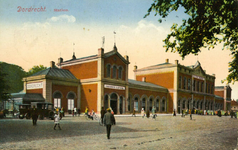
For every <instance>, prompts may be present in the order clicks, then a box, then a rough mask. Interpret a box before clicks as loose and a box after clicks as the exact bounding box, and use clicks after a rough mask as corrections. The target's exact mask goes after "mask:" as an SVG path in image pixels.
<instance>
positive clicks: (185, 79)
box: [183, 77, 187, 90]
mask: <svg viewBox="0 0 238 150" xmlns="http://www.w3.org/2000/svg"><path fill="white" fill-rule="evenodd" d="M186 84H187V78H186V77H184V82H183V89H185V90H186Z"/></svg>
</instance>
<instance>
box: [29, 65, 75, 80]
mask: <svg viewBox="0 0 238 150" xmlns="http://www.w3.org/2000/svg"><path fill="white" fill-rule="evenodd" d="M38 75H46V77H57V78H65V79H77V78H76V77H75V76H74V75H73V74H72V73H71V72H70V71H69V70H65V69H59V68H57V67H53V68H51V67H49V68H47V69H45V70H42V71H39V72H37V73H35V74H33V75H32V76H38ZM32 76H30V77H32Z"/></svg>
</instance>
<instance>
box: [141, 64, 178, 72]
mask: <svg viewBox="0 0 238 150" xmlns="http://www.w3.org/2000/svg"><path fill="white" fill-rule="evenodd" d="M166 65H167V66H168V65H171V66H174V64H171V63H162V64H157V65H153V66H148V67H144V68H141V69H137V70H151V69H156V68H159V67H163V66H166Z"/></svg>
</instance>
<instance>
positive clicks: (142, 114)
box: [141, 108, 145, 118]
mask: <svg viewBox="0 0 238 150" xmlns="http://www.w3.org/2000/svg"><path fill="white" fill-rule="evenodd" d="M141 116H142V118H144V116H145V111H144V108H141Z"/></svg>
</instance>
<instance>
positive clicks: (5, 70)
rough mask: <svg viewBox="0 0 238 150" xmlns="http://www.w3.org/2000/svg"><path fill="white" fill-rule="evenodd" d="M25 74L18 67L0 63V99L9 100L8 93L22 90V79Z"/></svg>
mask: <svg viewBox="0 0 238 150" xmlns="http://www.w3.org/2000/svg"><path fill="white" fill-rule="evenodd" d="M25 76H26V72H25V71H24V70H23V69H22V68H21V67H19V66H17V65H13V64H7V63H5V62H0V99H1V100H6V99H8V98H10V93H16V92H19V91H21V90H22V89H23V81H22V78H23V77H25Z"/></svg>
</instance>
